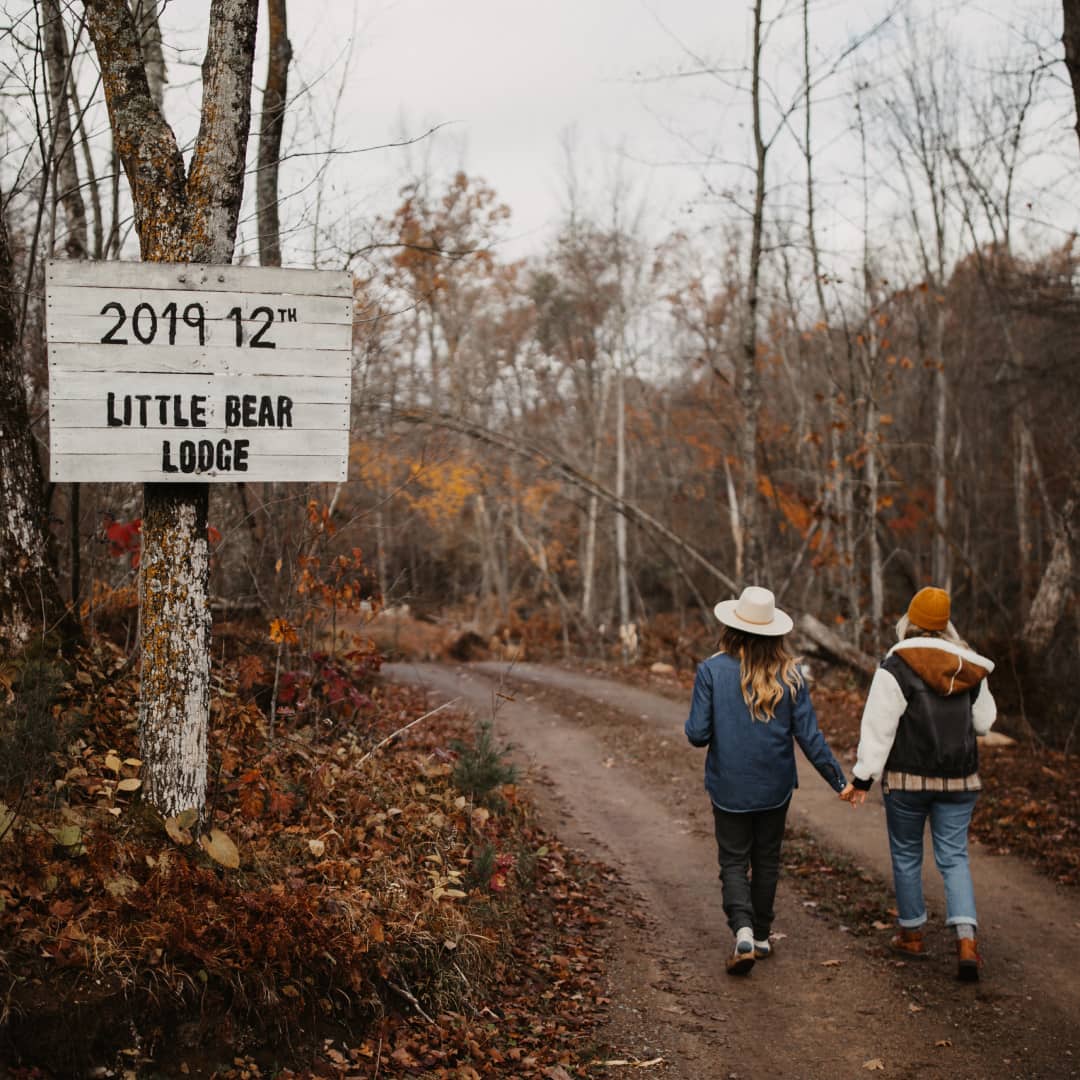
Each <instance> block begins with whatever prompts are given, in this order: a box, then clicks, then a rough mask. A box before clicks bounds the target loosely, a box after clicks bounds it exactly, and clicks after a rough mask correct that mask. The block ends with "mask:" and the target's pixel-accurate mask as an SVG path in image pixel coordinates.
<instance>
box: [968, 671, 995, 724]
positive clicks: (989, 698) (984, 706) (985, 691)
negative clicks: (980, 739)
mask: <svg viewBox="0 0 1080 1080" xmlns="http://www.w3.org/2000/svg"><path fill="white" fill-rule="evenodd" d="M996 719H997V703H996V702H995V701H994V695H993V694H991V693H990V684H989V683H988V682H987V681H986V680H985V679H983V681H982V686H980V687H979V694H978V696H977V697H976V698H975V704H974V705H972V707H971V723H972V726H973V727H974V728H975V734H976V735H985V734H986V733H987V732H988V731H989V730H990V729H991V728H992V727H993V726H994V721H995V720H996Z"/></svg>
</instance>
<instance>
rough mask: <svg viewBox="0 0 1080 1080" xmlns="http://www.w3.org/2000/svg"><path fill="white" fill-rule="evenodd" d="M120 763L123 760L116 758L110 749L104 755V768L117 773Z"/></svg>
mask: <svg viewBox="0 0 1080 1080" xmlns="http://www.w3.org/2000/svg"><path fill="white" fill-rule="evenodd" d="M122 764H123V762H122V761H121V760H120V758H118V757H117V756H116V754H114V753H112V751H110V752H109V753H107V754H106V755H105V768H106V769H108V770H110V772H115V773H118V772H119V771H120V766H121V765H122Z"/></svg>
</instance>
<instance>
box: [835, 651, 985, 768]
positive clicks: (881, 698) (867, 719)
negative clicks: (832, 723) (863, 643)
mask: <svg viewBox="0 0 1080 1080" xmlns="http://www.w3.org/2000/svg"><path fill="white" fill-rule="evenodd" d="M980 697H981V695H980ZM906 709H907V699H906V698H905V697H904V692H903V690H901V689H900V684H899V683H898V682H897V681H896V679H895V678H894V677H893V676H892V675H891V674H890V673H889V672H888V671H886V670H885V668H878V669H877V671H876V672H875V673H874V679H873V682H871V683H870V693H869V694H867V696H866V705H865V706H864V708H863V714H862V725H861V727H860V729H859V753H858V759H857V760H856V762H855V768H854V769H852V773H853V774H854V775H855V777H856V778H858V779H859V780H880V779H881V773H882V771H883V770H884V768H885V761H886V760H887V758H888V756H889V751H890V750H892V745H893V740H894V739H895V738H896V729H897V727H898V726H899V724H900V717H901V716H903V715H904V711H905V710H906Z"/></svg>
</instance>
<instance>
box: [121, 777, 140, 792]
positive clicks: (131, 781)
mask: <svg viewBox="0 0 1080 1080" xmlns="http://www.w3.org/2000/svg"><path fill="white" fill-rule="evenodd" d="M141 787H142V781H141V780H140V779H139V778H138V777H137V776H129V777H127V779H125V780H121V781H120V783H118V784H117V785H116V790H117V791H138V790H139V788H141Z"/></svg>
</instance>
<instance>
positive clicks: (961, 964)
mask: <svg viewBox="0 0 1080 1080" xmlns="http://www.w3.org/2000/svg"><path fill="white" fill-rule="evenodd" d="M956 957H957V965H956V977H957V978H958V979H960V980H961V981H963V982H978V979H979V968H981V967H982V957H981V956H980V955H979V946H978V943H977V942H976V941H975V939H974V938H959V939H958V940H957V942H956Z"/></svg>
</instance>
